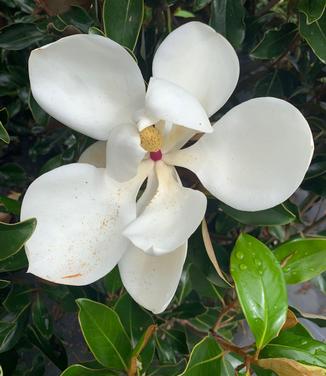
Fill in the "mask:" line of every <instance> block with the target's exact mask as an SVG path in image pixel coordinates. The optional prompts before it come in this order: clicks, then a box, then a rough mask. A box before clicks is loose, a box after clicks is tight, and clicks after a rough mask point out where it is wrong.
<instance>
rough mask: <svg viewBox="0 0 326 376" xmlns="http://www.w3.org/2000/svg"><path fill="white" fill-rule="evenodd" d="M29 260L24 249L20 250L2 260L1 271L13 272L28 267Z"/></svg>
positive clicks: (0, 262) (0, 263)
mask: <svg viewBox="0 0 326 376" xmlns="http://www.w3.org/2000/svg"><path fill="white" fill-rule="evenodd" d="M27 265H28V260H27V257H26V254H25V252H24V251H21V252H18V253H16V254H14V255H13V256H11V257H8V258H6V259H5V260H2V261H1V260H0V272H2V273H3V272H11V271H15V270H20V269H23V268H26V267H27Z"/></svg>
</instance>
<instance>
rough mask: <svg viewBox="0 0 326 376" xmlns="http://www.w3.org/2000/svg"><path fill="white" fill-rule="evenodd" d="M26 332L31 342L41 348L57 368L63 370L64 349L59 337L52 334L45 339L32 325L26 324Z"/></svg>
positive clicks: (65, 362) (64, 361)
mask: <svg viewBox="0 0 326 376" xmlns="http://www.w3.org/2000/svg"><path fill="white" fill-rule="evenodd" d="M27 334H28V338H29V340H30V341H31V342H32V344H33V345H34V346H36V347H37V348H38V349H39V350H41V352H42V353H43V354H44V355H46V356H47V357H48V358H49V359H50V360H51V361H52V362H53V363H54V364H55V365H56V366H57V367H58V368H59V369H61V370H64V369H65V368H66V367H67V363H68V360H67V354H66V350H65V347H64V346H63V344H62V342H61V341H60V340H59V338H57V337H55V336H54V335H53V336H52V337H51V338H50V339H47V338H45V337H43V336H42V334H41V333H40V332H39V331H38V329H37V328H36V327H34V326H28V328H27Z"/></svg>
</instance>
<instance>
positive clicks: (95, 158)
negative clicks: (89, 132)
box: [78, 141, 106, 168]
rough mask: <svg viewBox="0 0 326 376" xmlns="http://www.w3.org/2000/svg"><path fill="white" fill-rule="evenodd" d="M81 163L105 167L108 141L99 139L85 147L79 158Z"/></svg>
mask: <svg viewBox="0 0 326 376" xmlns="http://www.w3.org/2000/svg"><path fill="white" fill-rule="evenodd" d="M78 162H79V163H88V164H91V165H93V166H95V167H97V168H105V165H106V142H105V141H97V142H94V144H92V145H91V146H89V147H88V148H87V149H85V150H84V151H83V152H82V154H81V156H80V157H79V160H78Z"/></svg>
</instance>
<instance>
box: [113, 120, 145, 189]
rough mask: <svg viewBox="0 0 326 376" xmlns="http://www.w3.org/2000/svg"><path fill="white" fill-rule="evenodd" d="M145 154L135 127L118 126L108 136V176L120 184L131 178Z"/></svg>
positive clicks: (128, 125) (130, 125)
mask: <svg viewBox="0 0 326 376" xmlns="http://www.w3.org/2000/svg"><path fill="white" fill-rule="evenodd" d="M145 154H146V151H145V150H144V149H143V148H142V147H141V146H140V136H139V132H138V129H137V128H136V127H135V125H133V124H123V125H118V126H117V127H115V128H113V129H112V131H111V132H110V134H109V140H108V146H107V169H108V173H109V175H110V176H112V177H113V178H114V179H116V180H118V181H120V182H122V181H127V180H129V179H131V178H133V177H134V176H135V175H136V174H137V168H138V166H139V163H140V162H141V160H142V159H143V158H144V156H145Z"/></svg>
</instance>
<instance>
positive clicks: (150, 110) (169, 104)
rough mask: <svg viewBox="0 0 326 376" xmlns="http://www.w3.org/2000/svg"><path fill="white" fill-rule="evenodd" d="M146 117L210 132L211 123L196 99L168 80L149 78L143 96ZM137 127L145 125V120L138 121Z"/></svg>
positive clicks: (140, 127)
mask: <svg viewBox="0 0 326 376" xmlns="http://www.w3.org/2000/svg"><path fill="white" fill-rule="evenodd" d="M145 115H146V118H149V119H155V120H156V121H155V122H157V121H159V120H165V121H168V122H171V123H174V124H179V125H182V126H184V127H187V128H191V129H194V130H197V131H198V132H212V127H211V123H210V122H209V119H208V117H207V114H206V112H205V110H204V108H203V107H202V105H201V104H200V103H199V102H198V100H197V99H196V98H195V97H193V96H192V95H191V94H189V93H188V92H187V91H185V90H184V89H183V88H182V87H180V86H177V85H175V84H173V83H171V82H169V81H166V80H160V79H158V78H153V77H152V78H151V79H150V81H149V85H148V89H147V93H146V98H145ZM138 126H139V129H140V130H142V129H143V128H145V127H146V126H147V122H145V121H142V120H141V121H140V122H139V123H138Z"/></svg>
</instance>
